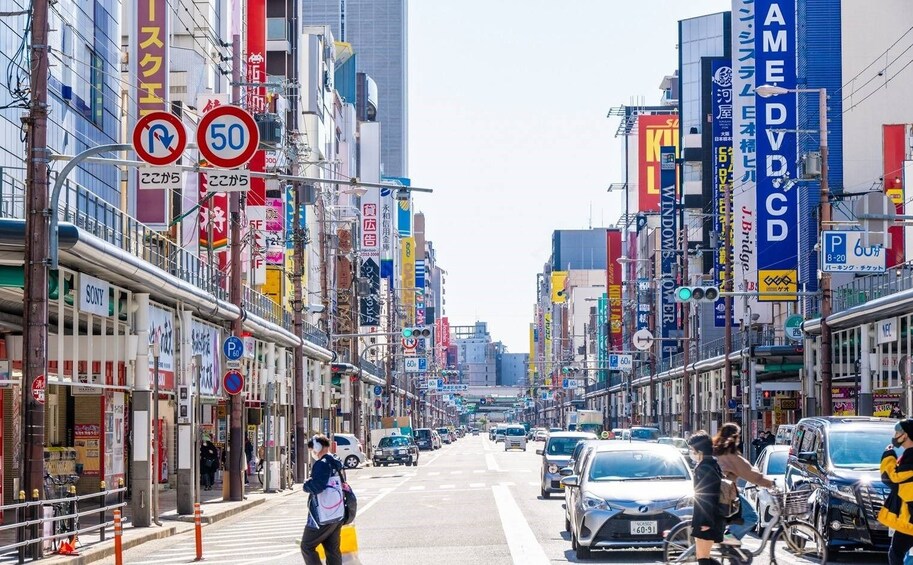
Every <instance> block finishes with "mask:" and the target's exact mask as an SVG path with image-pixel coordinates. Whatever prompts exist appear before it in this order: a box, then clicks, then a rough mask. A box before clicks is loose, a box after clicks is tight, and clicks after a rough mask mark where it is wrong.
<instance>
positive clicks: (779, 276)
mask: <svg viewBox="0 0 913 565" xmlns="http://www.w3.org/2000/svg"><path fill="white" fill-rule="evenodd" d="M758 292H759V293H760V296H758V300H759V301H761V302H795V301H796V296H783V293H787V292H792V293H795V292H799V275H798V273H797V271H796V270H795V269H767V270H762V271H758ZM765 292H772V293H778V294H779V296H778V295H777V294H764V293H765Z"/></svg>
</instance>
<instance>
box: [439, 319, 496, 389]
mask: <svg viewBox="0 0 913 565" xmlns="http://www.w3.org/2000/svg"><path fill="white" fill-rule="evenodd" d="M450 330H451V332H452V339H451V343H453V344H454V345H455V346H456V348H457V363H456V366H457V368H458V369H459V371H460V375H461V380H462V382H463V383H464V384H468V385H469V386H495V385H497V384H498V380H497V370H498V369H497V346H496V344H494V343H492V341H491V334H489V333H488V324H487V323H485V322H476V323H475V325H473V326H450Z"/></svg>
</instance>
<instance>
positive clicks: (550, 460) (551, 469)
mask: <svg viewBox="0 0 913 565" xmlns="http://www.w3.org/2000/svg"><path fill="white" fill-rule="evenodd" d="M587 439H596V434H591V433H589V432H553V433H552V434H550V435H549V438H548V441H547V442H545V447H544V448H542V449H537V450H536V455H541V456H542V472H541V474H540V479H541V481H540V483H541V484H540V487H539V492H540V494H541V495H542V498H549V497H551V494H552V493H553V492H561V491H562V490H563V489H564V487H563V486H562V485H561V474H560V471H561V468H562V467H566V466H567V464H568V462H569V461H570V460H571V455H572V454H573V453H574V448H575V447H576V446H577V443H578V442H580V441H583V440H587Z"/></svg>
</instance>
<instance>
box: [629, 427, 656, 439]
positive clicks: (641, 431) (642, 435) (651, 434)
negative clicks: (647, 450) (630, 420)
mask: <svg viewBox="0 0 913 565" xmlns="http://www.w3.org/2000/svg"><path fill="white" fill-rule="evenodd" d="M658 437H659V430H655V429H652V428H632V429H631V439H645V440H654V439H656V438H658Z"/></svg>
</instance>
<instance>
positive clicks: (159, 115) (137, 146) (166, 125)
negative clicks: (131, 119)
mask: <svg viewBox="0 0 913 565" xmlns="http://www.w3.org/2000/svg"><path fill="white" fill-rule="evenodd" d="M132 137H133V150H134V151H136V156H137V157H139V158H140V159H142V160H143V161H145V162H147V163H149V164H150V165H171V164H173V163H176V162H177V160H178V159H180V158H181V154H182V153H183V152H184V149H186V148H187V131H186V130H185V129H184V124H182V123H181V119H180V118H178V117H177V116H175V115H174V114H172V113H170V112H150V113H148V114H146V115H145V116H143V117H142V118H140V119H139V120H138V121H137V122H136V127H134V128H133V136H132Z"/></svg>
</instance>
